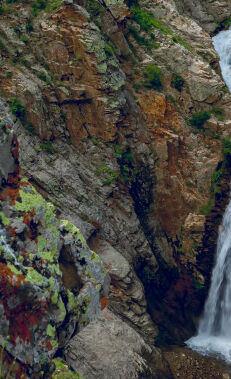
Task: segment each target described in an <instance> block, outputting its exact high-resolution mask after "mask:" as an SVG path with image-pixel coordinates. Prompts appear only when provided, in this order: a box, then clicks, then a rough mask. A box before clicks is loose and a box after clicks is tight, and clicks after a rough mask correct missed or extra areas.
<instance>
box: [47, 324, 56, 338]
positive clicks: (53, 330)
mask: <svg viewBox="0 0 231 379" xmlns="http://www.w3.org/2000/svg"><path fill="white" fill-rule="evenodd" d="M46 332H47V335H48V336H49V337H55V335H56V328H55V326H52V325H51V324H48V325H47V330H46Z"/></svg>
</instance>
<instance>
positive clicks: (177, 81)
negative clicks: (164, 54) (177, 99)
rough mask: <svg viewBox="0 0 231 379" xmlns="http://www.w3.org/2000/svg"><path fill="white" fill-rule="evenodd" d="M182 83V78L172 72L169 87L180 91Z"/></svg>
mask: <svg viewBox="0 0 231 379" xmlns="http://www.w3.org/2000/svg"><path fill="white" fill-rule="evenodd" d="M183 85H184V79H183V78H182V76H180V75H178V74H175V73H174V74H173V75H172V80H171V87H172V88H175V89H177V90H178V91H179V92H181V90H182V87H183Z"/></svg>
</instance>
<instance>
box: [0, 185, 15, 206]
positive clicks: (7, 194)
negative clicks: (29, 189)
mask: <svg viewBox="0 0 231 379" xmlns="http://www.w3.org/2000/svg"><path fill="white" fill-rule="evenodd" d="M19 197H20V195H19V188H11V187H6V188H5V189H4V191H3V192H2V193H0V200H2V201H7V200H8V201H10V205H14V204H15V201H16V200H17V199H18V198H19Z"/></svg>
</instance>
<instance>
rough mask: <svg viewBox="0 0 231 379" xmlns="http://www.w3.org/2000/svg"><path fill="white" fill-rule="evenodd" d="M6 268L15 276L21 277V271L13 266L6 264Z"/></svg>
mask: <svg viewBox="0 0 231 379" xmlns="http://www.w3.org/2000/svg"><path fill="white" fill-rule="evenodd" d="M7 267H9V268H10V269H11V271H12V272H13V273H14V274H16V275H22V271H21V270H18V269H17V268H16V267H15V266H14V265H12V264H10V263H8V264H7Z"/></svg>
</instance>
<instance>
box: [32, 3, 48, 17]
mask: <svg viewBox="0 0 231 379" xmlns="http://www.w3.org/2000/svg"><path fill="white" fill-rule="evenodd" d="M46 5H47V3H46V1H45V0H36V1H34V2H33V3H32V13H33V16H36V15H37V14H38V12H39V11H41V10H42V9H45V8H46Z"/></svg>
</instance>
